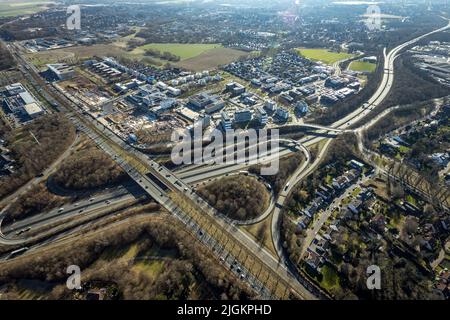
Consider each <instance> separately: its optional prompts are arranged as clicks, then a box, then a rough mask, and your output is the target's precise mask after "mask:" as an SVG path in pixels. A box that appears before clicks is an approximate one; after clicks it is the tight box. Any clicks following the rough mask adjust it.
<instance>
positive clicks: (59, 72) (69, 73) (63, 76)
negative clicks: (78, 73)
mask: <svg viewBox="0 0 450 320" xmlns="http://www.w3.org/2000/svg"><path fill="white" fill-rule="evenodd" d="M47 68H48V70H49V72H50V73H51V74H52V75H53V76H54V77H55V78H57V79H58V80H63V81H64V80H68V79H71V78H73V77H74V76H75V70H74V69H73V68H72V67H70V66H68V65H67V64H65V63H54V64H48V65H47Z"/></svg>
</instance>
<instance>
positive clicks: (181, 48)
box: [131, 43, 222, 60]
mask: <svg viewBox="0 0 450 320" xmlns="http://www.w3.org/2000/svg"><path fill="white" fill-rule="evenodd" d="M217 48H222V45H220V44H202V43H194V44H189V43H186V44H185V43H150V44H146V45H144V46H140V47H137V48H136V49H134V50H133V51H132V52H131V53H132V54H134V55H143V54H144V52H145V50H147V49H156V50H159V51H161V52H170V53H171V54H174V55H176V56H178V57H180V58H181V60H186V59H190V58H194V57H196V56H199V55H200V54H202V53H204V52H206V51H209V50H212V49H217Z"/></svg>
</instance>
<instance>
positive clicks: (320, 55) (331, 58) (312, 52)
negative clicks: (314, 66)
mask: <svg viewBox="0 0 450 320" xmlns="http://www.w3.org/2000/svg"><path fill="white" fill-rule="evenodd" d="M297 51H298V53H299V54H300V55H301V56H303V57H305V58H307V59H310V60H313V61H322V62H323V63H326V64H329V65H332V64H333V63H335V62H338V61H341V60H346V59H350V58H352V57H353V55H352V54H350V53H345V52H333V51H330V50H328V49H297Z"/></svg>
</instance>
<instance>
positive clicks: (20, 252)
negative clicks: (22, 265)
mask: <svg viewBox="0 0 450 320" xmlns="http://www.w3.org/2000/svg"><path fill="white" fill-rule="evenodd" d="M28 249H29V248H28V247H23V248H20V249H17V250H14V251H12V252H11V253H10V254H9V255H8V256H7V257H6V260H9V259H12V258H15V257H17V256H20V255H21V254H24V253H25V252H26V251H28Z"/></svg>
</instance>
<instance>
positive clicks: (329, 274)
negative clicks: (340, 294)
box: [320, 264, 341, 292]
mask: <svg viewBox="0 0 450 320" xmlns="http://www.w3.org/2000/svg"><path fill="white" fill-rule="evenodd" d="M322 276H323V277H322V281H321V282H320V284H321V286H322V287H323V288H324V289H326V290H327V291H329V292H333V291H335V290H339V289H340V288H341V286H340V281H339V275H338V274H337V273H336V271H335V270H334V269H333V268H331V267H330V266H328V265H327V264H325V265H324V266H323V267H322Z"/></svg>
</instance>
